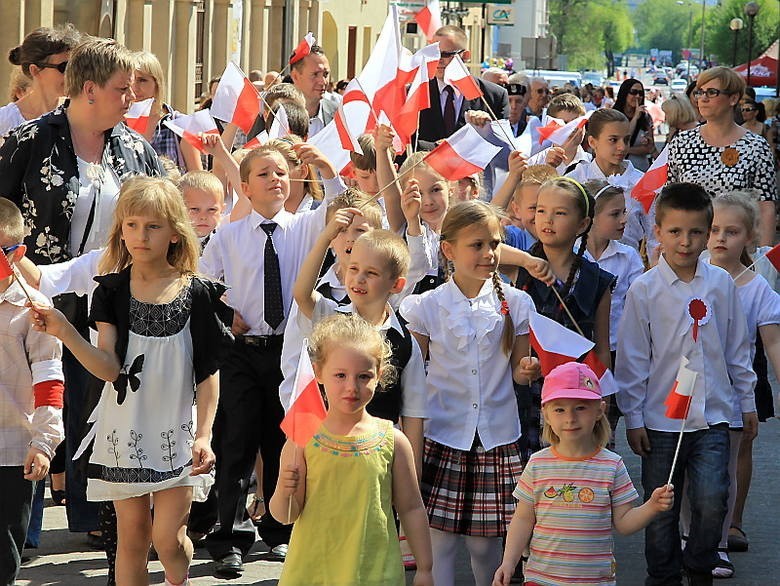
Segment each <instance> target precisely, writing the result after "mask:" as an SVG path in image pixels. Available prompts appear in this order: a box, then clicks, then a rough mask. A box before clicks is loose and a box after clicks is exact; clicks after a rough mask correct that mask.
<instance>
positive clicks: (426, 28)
mask: <svg viewBox="0 0 780 586" xmlns="http://www.w3.org/2000/svg"><path fill="white" fill-rule="evenodd" d="M414 19H415V20H416V21H417V24H418V25H419V26H420V30H421V31H422V34H423V35H425V38H426V39H427V40H428V42H431V40H432V39H433V37H434V36H435V35H436V31H437V30H439V29H440V28H441V7H440V6H439V0H429V1H428V2H426V3H425V6H423V8H422V9H421V10H419V11H418V12H417V14H415V15H414Z"/></svg>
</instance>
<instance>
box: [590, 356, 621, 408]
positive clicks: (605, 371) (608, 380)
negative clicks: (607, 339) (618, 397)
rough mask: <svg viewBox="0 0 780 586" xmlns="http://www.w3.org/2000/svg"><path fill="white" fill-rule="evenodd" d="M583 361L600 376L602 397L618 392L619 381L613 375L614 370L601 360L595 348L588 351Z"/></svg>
mask: <svg viewBox="0 0 780 586" xmlns="http://www.w3.org/2000/svg"><path fill="white" fill-rule="evenodd" d="M582 363H583V364H587V365H588V366H590V369H591V370H592V371H593V373H594V374H595V375H596V376H597V377H599V386H600V387H601V396H602V397H609V396H610V395H614V394H615V393H617V392H618V386H617V382H616V381H615V377H614V376H613V375H612V371H611V370H610V369H609V368H607V367H606V366H605V365H604V363H603V362H602V361H601V360H599V357H598V356H597V355H596V351H595V350H591V351H590V352H588V354H587V356H585V358H584V359H583V360H582Z"/></svg>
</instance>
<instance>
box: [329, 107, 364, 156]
mask: <svg viewBox="0 0 780 586" xmlns="http://www.w3.org/2000/svg"><path fill="white" fill-rule="evenodd" d="M333 122H334V123H335V126H336V132H337V133H338V135H339V142H340V143H341V147H342V148H344V149H346V150H348V151H352V152H355V153H359V154H361V155H362V154H363V149H362V148H360V143H359V142H358V140H357V136H355V135H353V134H352V131H351V130H350V128H349V125H348V124H347V117H346V115H345V113H344V104H339V107H338V110H336V113H335V114H334V115H333Z"/></svg>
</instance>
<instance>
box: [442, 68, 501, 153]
mask: <svg viewBox="0 0 780 586" xmlns="http://www.w3.org/2000/svg"><path fill="white" fill-rule="evenodd" d="M456 58H457V60H458V61H459V62H460V66H461V67H462V68H463V71H464V72H466V74H467V75H469V76H471V72H470V71H469V70H468V68H467V67H466V64H465V63H464V62H463V59H461V58H460V56H457V55H456ZM480 93H481V95H480V98H482V103H483V104H485V108H487V111H488V114H490V117H491V118H492V119H493V121H494V122H498V118H497V117H496V113H495V112H493V108H491V107H490V104H488V102H487V100H486V99H485V94H484V93H483V92H480ZM498 127H499V128H500V129H501V133H502V134H503V135H504V137H505V138H506V139H507V141H508V142H509V144H510V145H512V146H513V147H514V144H515V143H514V141H513V140H512V138H511V137H510V136H509V134H508V133H507V131H506V129H505V128H504V127H503V126H501V124H500V123H499V124H498Z"/></svg>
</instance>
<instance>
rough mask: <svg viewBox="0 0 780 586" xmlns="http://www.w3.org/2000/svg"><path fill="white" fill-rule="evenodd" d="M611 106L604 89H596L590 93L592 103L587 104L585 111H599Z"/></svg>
mask: <svg viewBox="0 0 780 586" xmlns="http://www.w3.org/2000/svg"><path fill="white" fill-rule="evenodd" d="M611 105H612V104H610V103H609V102H608V100H607V96H606V94H605V93H604V88H603V87H594V88H593V90H592V91H591V92H590V101H589V102H585V110H598V109H599V108H609V107H610V106H611Z"/></svg>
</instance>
